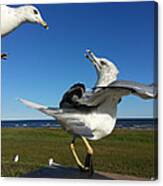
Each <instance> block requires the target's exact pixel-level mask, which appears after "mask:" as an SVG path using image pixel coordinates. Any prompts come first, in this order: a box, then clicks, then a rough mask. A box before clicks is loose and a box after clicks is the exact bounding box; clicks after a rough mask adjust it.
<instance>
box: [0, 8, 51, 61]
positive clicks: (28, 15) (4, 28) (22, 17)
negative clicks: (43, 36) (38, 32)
mask: <svg viewBox="0 0 163 186" xmlns="http://www.w3.org/2000/svg"><path fill="white" fill-rule="evenodd" d="M0 20H1V37H4V36H6V35H8V34H9V33H11V32H12V31H14V30H15V29H16V28H17V27H19V26H20V25H22V24H23V23H26V22H29V23H36V24H41V25H42V26H43V27H44V28H46V29H48V25H47V23H46V22H45V21H44V20H43V19H42V16H41V14H40V12H39V10H38V9H37V8H36V7H35V6H31V5H24V6H19V7H16V8H15V7H10V6H7V5H1V19H0ZM6 57H7V55H6V54H1V58H4V59H5V58H6Z"/></svg>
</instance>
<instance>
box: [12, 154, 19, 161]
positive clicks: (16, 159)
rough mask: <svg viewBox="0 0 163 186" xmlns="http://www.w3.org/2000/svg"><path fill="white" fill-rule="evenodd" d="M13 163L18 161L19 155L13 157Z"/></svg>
mask: <svg viewBox="0 0 163 186" xmlns="http://www.w3.org/2000/svg"><path fill="white" fill-rule="evenodd" d="M13 161H14V162H18V161H19V155H18V154H16V155H15V156H14V157H13Z"/></svg>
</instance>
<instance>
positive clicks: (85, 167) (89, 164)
mask: <svg viewBox="0 0 163 186" xmlns="http://www.w3.org/2000/svg"><path fill="white" fill-rule="evenodd" d="M81 139H82V140H83V142H84V144H85V146H86V148H87V155H86V158H85V164H83V163H82V162H81V161H80V159H79V157H78V155H77V153H76V150H75V145H74V143H75V139H73V141H72V143H71V145H70V148H71V151H72V154H73V156H74V158H75V160H76V163H77V165H78V167H79V169H80V171H81V172H87V173H88V175H89V176H92V175H93V173H94V170H93V161H92V155H93V149H92V147H91V146H90V144H89V142H88V141H87V139H86V138H85V137H81Z"/></svg>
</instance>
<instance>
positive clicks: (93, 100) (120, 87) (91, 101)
mask: <svg viewBox="0 0 163 186" xmlns="http://www.w3.org/2000/svg"><path fill="white" fill-rule="evenodd" d="M85 57H86V58H87V59H89V61H91V62H92V64H93V65H94V66H95V69H96V72H97V81H96V84H95V87H94V88H93V89H92V90H91V91H86V89H85V86H84V84H81V83H77V84H75V85H73V86H72V87H70V89H69V90H68V91H67V92H66V93H65V94H64V96H63V98H62V100H61V102H60V106H59V108H52V107H47V106H44V105H40V104H38V103H34V102H31V101H29V100H26V99H21V98H20V99H19V101H20V102H22V103H23V104H25V105H26V106H28V107H30V108H33V109H36V110H38V111H40V112H43V113H44V114H47V115H49V116H52V117H54V118H55V119H56V120H57V121H58V122H59V123H60V124H61V126H62V128H63V129H64V130H65V131H67V132H69V133H71V134H72V136H73V139H72V142H71V144H70V149H71V151H72V154H73V156H74V159H75V161H76V163H77V165H78V167H79V168H80V170H81V171H86V172H89V174H90V175H92V174H93V172H94V170H93V160H92V155H93V148H92V147H91V146H90V144H89V140H99V139H101V138H104V137H105V136H107V135H109V134H111V133H112V131H113V129H114V127H115V124H116V117H117V106H118V103H119V102H120V101H121V99H122V97H123V96H127V95H130V94H133V95H136V96H138V97H140V98H142V99H155V98H157V89H156V86H155V85H154V84H152V85H144V84H141V83H137V82H133V81H126V80H125V81H124V80H117V76H118V73H119V70H118V68H117V67H116V65H115V64H113V63H112V62H111V61H109V60H107V59H105V58H99V57H96V56H95V54H94V53H93V52H91V51H90V50H87V51H86V54H85ZM78 137H79V138H81V139H82V141H83V142H84V145H85V146H86V149H87V154H86V158H85V163H82V161H81V160H80V158H79V156H78V154H77V152H76V149H75V140H76V138H78Z"/></svg>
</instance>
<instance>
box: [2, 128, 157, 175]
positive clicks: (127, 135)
mask: <svg viewBox="0 0 163 186" xmlns="http://www.w3.org/2000/svg"><path fill="white" fill-rule="evenodd" d="M1 133H2V169H1V172H2V176H11V177H12V176H20V175H22V174H24V173H27V172H30V171H31V170H34V169H36V168H39V167H42V166H46V165H47V164H48V159H49V158H51V157H52V158H53V159H55V161H56V162H58V163H61V164H63V165H68V166H76V164H75V162H74V159H73V157H72V155H71V152H70V149H69V144H70V142H71V140H72V136H71V135H69V134H67V133H65V132H64V131H63V130H61V129H47V128H43V129H41V128H37V129H33V128H2V130H1ZM154 139H155V136H154V131H152V130H147V131H146V130H127V129H116V130H115V131H114V132H113V134H112V135H110V136H108V137H106V138H104V139H101V140H99V141H91V144H92V146H93V148H94V167H95V169H96V170H99V171H105V172H113V173H120V174H127V175H134V176H139V177H146V178H151V177H156V175H155V174H156V165H155V159H156V158H157V157H156V156H155V154H156V153H155V146H156V142H155V140H154ZM76 147H77V150H78V152H79V154H80V156H81V158H84V154H85V149H84V147H83V144H82V142H81V140H79V139H78V140H77V142H76ZM15 154H19V155H20V161H19V162H17V163H13V161H12V159H13V156H14V155H15Z"/></svg>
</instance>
